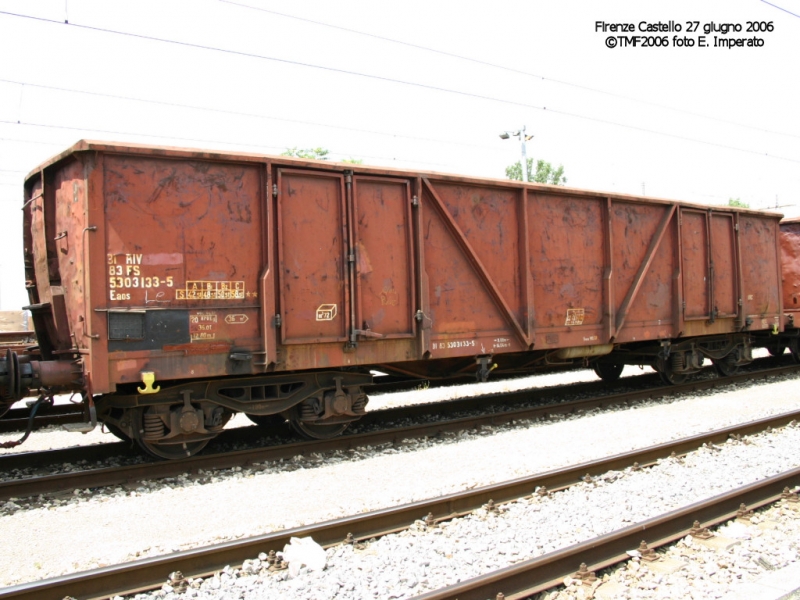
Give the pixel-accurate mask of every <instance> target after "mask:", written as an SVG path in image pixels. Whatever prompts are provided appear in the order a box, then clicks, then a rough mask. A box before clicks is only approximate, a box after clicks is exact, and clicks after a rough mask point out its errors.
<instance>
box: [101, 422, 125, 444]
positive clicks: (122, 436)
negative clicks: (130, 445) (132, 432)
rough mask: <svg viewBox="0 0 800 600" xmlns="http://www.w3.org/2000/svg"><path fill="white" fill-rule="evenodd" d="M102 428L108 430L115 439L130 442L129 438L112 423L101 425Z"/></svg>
mask: <svg viewBox="0 0 800 600" xmlns="http://www.w3.org/2000/svg"><path fill="white" fill-rule="evenodd" d="M103 426H104V427H105V428H106V429H108V432H109V433H110V434H111V435H113V436H114V437H115V438H117V439H119V440H122V441H123V442H130V441H131V438H129V437H128V436H127V435H125V432H124V431H122V429H120V428H119V427H117V426H116V425H114V424H113V423H103Z"/></svg>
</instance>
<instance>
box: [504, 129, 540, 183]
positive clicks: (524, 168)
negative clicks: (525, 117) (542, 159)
mask: <svg viewBox="0 0 800 600" xmlns="http://www.w3.org/2000/svg"><path fill="white" fill-rule="evenodd" d="M510 137H519V141H520V142H521V144H522V162H521V163H520V167H522V168H521V169H520V173H521V177H522V181H527V180H528V152H527V149H526V147H525V142H527V141H528V140H532V139H533V136H532V135H527V134H526V133H525V125H523V126H522V129H520V130H519V131H504V132H503V133H501V134H500V139H501V140H507V139H509V138H510Z"/></svg>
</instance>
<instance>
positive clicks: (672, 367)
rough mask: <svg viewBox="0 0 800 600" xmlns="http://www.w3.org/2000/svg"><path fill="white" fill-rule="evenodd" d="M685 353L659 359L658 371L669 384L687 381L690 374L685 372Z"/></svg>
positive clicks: (662, 379)
mask: <svg viewBox="0 0 800 600" xmlns="http://www.w3.org/2000/svg"><path fill="white" fill-rule="evenodd" d="M683 361H684V356H683V354H672V355H670V357H669V359H667V360H663V359H659V361H658V365H657V366H656V371H658V374H659V375H660V376H661V381H663V382H664V383H666V384H667V385H680V384H682V383H685V382H686V380H687V379H688V378H689V375H688V374H686V373H683V372H682V371H683V365H684V362H683Z"/></svg>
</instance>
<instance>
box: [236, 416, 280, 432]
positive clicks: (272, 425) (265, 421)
mask: <svg viewBox="0 0 800 600" xmlns="http://www.w3.org/2000/svg"><path fill="white" fill-rule="evenodd" d="M245 416H246V417H247V418H248V419H250V420H251V421H252V422H253V423H255V424H256V425H258V426H259V427H263V428H264V429H281V428H283V426H284V425H285V424H286V417H284V416H282V415H245Z"/></svg>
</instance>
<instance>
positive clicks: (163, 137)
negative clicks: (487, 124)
mask: <svg viewBox="0 0 800 600" xmlns="http://www.w3.org/2000/svg"><path fill="white" fill-rule="evenodd" d="M0 123H2V124H5V125H22V126H26V127H42V128H48V129H61V130H71V131H84V132H89V133H105V134H110V135H127V136H139V137H146V138H155V139H161V140H180V141H182V142H198V143H201V144H224V145H227V146H234V147H240V146H245V147H248V148H260V149H264V148H266V149H270V150H278V151H281V150H285V146H269V145H267V144H248V143H245V142H231V141H222V140H209V139H203V138H188V137H180V136H173V135H166V134H155V133H139V132H135V131H120V130H111V129H98V128H96V127H95V128H92V127H73V126H70V125H53V124H52V123H31V122H28V121H7V120H4V119H0ZM331 152H332V153H333V154H336V155H339V156H348V155H351V156H352V155H353V154H359V156H361V157H363V158H374V159H378V160H389V161H396V160H403V161H407V162H415V163H417V164H421V165H433V166H441V167H452V166H453V165H450V164H447V163H436V162H426V161H421V160H417V159H406V158H400V159H398V157H393V156H371V155H366V154H360V153H354V152H341V151H335V150H331Z"/></svg>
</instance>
